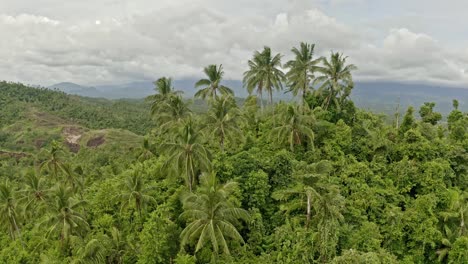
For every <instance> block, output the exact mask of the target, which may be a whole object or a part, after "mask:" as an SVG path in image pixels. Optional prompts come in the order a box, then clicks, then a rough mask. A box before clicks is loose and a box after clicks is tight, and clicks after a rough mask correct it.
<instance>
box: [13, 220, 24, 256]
mask: <svg viewBox="0 0 468 264" xmlns="http://www.w3.org/2000/svg"><path fill="white" fill-rule="evenodd" d="M13 225H14V227H15V231H16V233H17V234H18V239H19V240H20V243H21V247H22V248H23V249H24V243H23V239H22V238H21V231H20V229H19V227H18V224H16V219H15V218H14V217H13Z"/></svg>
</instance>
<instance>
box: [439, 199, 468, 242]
mask: <svg viewBox="0 0 468 264" xmlns="http://www.w3.org/2000/svg"><path fill="white" fill-rule="evenodd" d="M449 195H450V200H449V202H450V204H449V208H448V209H449V210H447V211H444V212H441V213H440V215H441V216H442V217H443V220H444V222H447V221H448V220H452V219H453V220H455V221H456V222H458V233H456V234H457V235H458V236H463V235H466V234H467V233H468V232H467V229H466V221H467V219H468V192H459V191H456V190H449Z"/></svg>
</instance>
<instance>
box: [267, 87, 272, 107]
mask: <svg viewBox="0 0 468 264" xmlns="http://www.w3.org/2000/svg"><path fill="white" fill-rule="evenodd" d="M268 93H269V94H270V105H273V90H272V89H270V90H269V91H268Z"/></svg>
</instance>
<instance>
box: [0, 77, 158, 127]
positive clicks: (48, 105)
mask: <svg viewBox="0 0 468 264" xmlns="http://www.w3.org/2000/svg"><path fill="white" fill-rule="evenodd" d="M0 103H1V107H2V115H1V116H0V128H1V127H3V126H5V125H9V124H12V123H13V122H15V121H17V120H19V119H21V118H24V117H26V115H27V112H28V110H30V108H32V107H34V108H36V109H37V111H40V112H46V113H50V114H52V115H54V116H57V117H60V118H62V119H64V120H65V121H67V122H72V123H77V124H80V125H83V126H85V127H88V128H91V129H104V128H115V129H125V130H129V131H132V132H134V133H136V134H140V135H143V134H146V133H147V132H148V131H149V128H150V127H151V118H150V113H149V110H148V106H147V105H146V104H145V102H144V101H143V100H106V99H102V98H85V97H80V96H70V95H68V94H65V93H64V92H60V91H54V90H50V89H45V88H33V87H29V86H25V85H22V84H17V83H7V82H0Z"/></svg>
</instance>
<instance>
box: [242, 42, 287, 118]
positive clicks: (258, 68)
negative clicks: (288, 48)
mask: <svg viewBox="0 0 468 264" xmlns="http://www.w3.org/2000/svg"><path fill="white" fill-rule="evenodd" d="M248 64H249V70H248V71H246V72H244V80H243V83H244V87H246V88H247V90H248V91H249V93H250V94H251V93H252V92H253V90H255V89H257V93H258V95H259V96H260V102H261V107H262V109H263V91H266V92H267V93H268V94H269V96H270V104H272V103H273V88H276V89H277V90H281V89H282V88H283V84H282V82H283V81H284V80H285V75H284V73H283V72H282V71H281V69H280V67H281V54H276V55H274V56H273V55H272V54H271V49H270V48H269V47H264V49H263V51H262V52H259V51H255V52H254V55H253V58H252V59H251V60H249V62H248Z"/></svg>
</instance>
